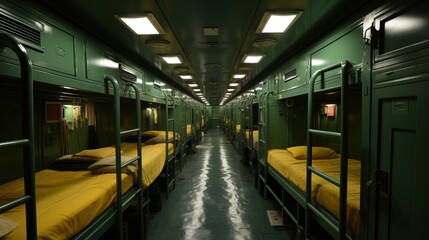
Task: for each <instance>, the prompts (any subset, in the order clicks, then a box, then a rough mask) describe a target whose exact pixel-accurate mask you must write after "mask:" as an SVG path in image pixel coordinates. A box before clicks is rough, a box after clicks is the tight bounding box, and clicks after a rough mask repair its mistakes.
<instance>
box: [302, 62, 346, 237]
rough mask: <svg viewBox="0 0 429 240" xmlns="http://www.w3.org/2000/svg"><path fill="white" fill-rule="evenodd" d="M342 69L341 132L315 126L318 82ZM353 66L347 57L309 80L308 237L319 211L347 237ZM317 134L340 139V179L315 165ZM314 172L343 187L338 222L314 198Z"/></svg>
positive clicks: (338, 235)
mask: <svg viewBox="0 0 429 240" xmlns="http://www.w3.org/2000/svg"><path fill="white" fill-rule="evenodd" d="M337 68H340V69H341V100H340V101H341V116H340V121H341V128H340V132H332V131H324V130H318V129H314V128H313V121H312V113H313V95H314V83H315V82H316V80H317V79H319V77H320V81H321V83H322V84H323V82H324V80H325V73H326V72H328V71H331V70H334V69H337ZM349 68H350V63H349V62H348V61H344V62H341V63H338V64H335V65H332V66H329V67H326V68H323V69H320V70H318V71H317V72H315V73H314V74H313V76H312V77H311V79H310V83H309V91H308V113H307V179H306V211H305V237H306V239H310V238H311V216H312V215H311V214H312V213H313V214H316V215H317V216H318V217H319V218H320V219H322V220H323V222H325V223H326V224H327V225H328V226H330V227H331V229H333V230H334V232H335V233H337V236H335V237H336V238H337V239H346V238H347V233H346V206H347V175H348V174H347V171H348V163H347V161H348V119H347V117H348V107H347V95H348V84H349V81H348V80H349ZM313 135H318V136H323V137H335V138H339V139H340V152H341V160H340V161H341V167H340V180H339V181H338V180H336V179H334V178H332V177H330V176H328V175H327V174H326V173H323V172H321V171H319V170H317V169H315V168H314V167H313V166H312V147H313ZM312 174H316V175H318V176H320V177H321V178H324V179H326V180H327V181H329V182H330V183H332V184H334V185H336V186H338V187H339V190H340V204H339V218H338V222H332V221H330V220H329V218H327V217H326V216H325V214H324V213H322V212H321V211H320V210H318V208H317V206H316V205H315V204H314V203H313V202H312V196H311V192H312V189H311V185H312V184H311V179H312V178H311V177H312Z"/></svg>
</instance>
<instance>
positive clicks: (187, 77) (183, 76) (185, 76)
mask: <svg viewBox="0 0 429 240" xmlns="http://www.w3.org/2000/svg"><path fill="white" fill-rule="evenodd" d="M179 76H180V77H181V78H182V79H192V76H191V75H179Z"/></svg>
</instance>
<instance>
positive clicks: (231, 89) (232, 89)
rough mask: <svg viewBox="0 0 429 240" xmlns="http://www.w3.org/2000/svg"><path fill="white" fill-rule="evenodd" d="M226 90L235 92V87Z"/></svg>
mask: <svg viewBox="0 0 429 240" xmlns="http://www.w3.org/2000/svg"><path fill="white" fill-rule="evenodd" d="M226 91H228V92H233V91H234V88H228V89H226Z"/></svg>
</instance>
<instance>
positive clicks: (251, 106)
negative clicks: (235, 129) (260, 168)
mask: <svg viewBox="0 0 429 240" xmlns="http://www.w3.org/2000/svg"><path fill="white" fill-rule="evenodd" d="M255 98H256V96H250V97H249V102H248V105H247V108H248V111H247V113H248V116H249V119H248V123H249V124H248V125H249V141H248V142H247V145H248V148H249V156H248V157H249V160H248V161H249V170H250V173H251V174H252V175H253V170H254V166H253V100H254V99H255Z"/></svg>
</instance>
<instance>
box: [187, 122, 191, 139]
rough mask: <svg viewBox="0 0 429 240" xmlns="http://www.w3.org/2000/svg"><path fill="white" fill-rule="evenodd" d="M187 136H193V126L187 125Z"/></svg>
mask: <svg viewBox="0 0 429 240" xmlns="http://www.w3.org/2000/svg"><path fill="white" fill-rule="evenodd" d="M186 134H187V135H188V136H191V134H192V125H191V124H188V125H186Z"/></svg>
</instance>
